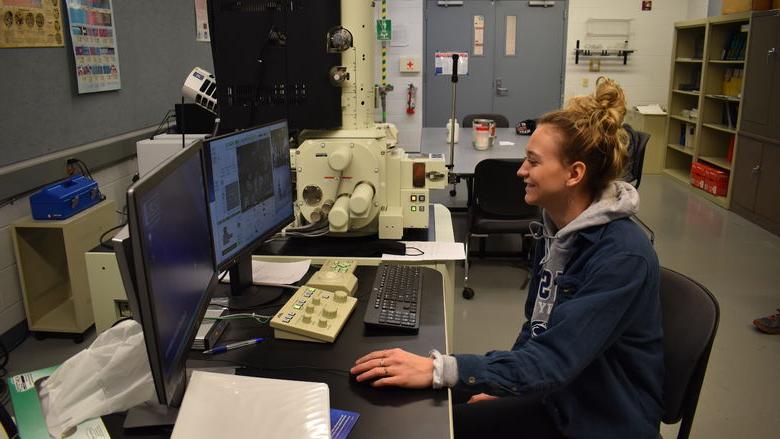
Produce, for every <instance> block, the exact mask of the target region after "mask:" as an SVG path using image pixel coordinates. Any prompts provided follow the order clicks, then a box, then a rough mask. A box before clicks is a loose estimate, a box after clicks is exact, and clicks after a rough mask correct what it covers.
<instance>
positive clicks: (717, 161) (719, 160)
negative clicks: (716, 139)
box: [699, 155, 731, 171]
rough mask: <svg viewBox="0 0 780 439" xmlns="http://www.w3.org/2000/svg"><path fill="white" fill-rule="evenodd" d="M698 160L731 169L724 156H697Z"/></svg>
mask: <svg viewBox="0 0 780 439" xmlns="http://www.w3.org/2000/svg"><path fill="white" fill-rule="evenodd" d="M699 160H702V161H705V162H707V163H709V164H711V165H715V166H717V167H719V168H723V169H728V170H729V171H730V170H731V163H729V161H728V160H726V158H725V157H715V156H704V155H701V156H699Z"/></svg>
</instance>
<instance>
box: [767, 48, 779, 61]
mask: <svg viewBox="0 0 780 439" xmlns="http://www.w3.org/2000/svg"><path fill="white" fill-rule="evenodd" d="M775 55H777V49H776V48H774V47H773V48H771V49H769V50H767V51H766V63H767V64H769V61H770V59H771V58H772V57H774V56H775Z"/></svg>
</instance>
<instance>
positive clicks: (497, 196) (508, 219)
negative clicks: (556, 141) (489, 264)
mask: <svg viewBox="0 0 780 439" xmlns="http://www.w3.org/2000/svg"><path fill="white" fill-rule="evenodd" d="M522 164H523V160H522V159H486V160H482V161H481V162H479V163H477V167H476V168H475V169H474V200H473V203H471V205H470V206H469V209H468V232H467V233H466V240H465V244H466V262H465V270H464V271H465V274H464V280H463V297H465V298H466V299H471V298H473V297H474V290H473V289H472V288H470V287H469V286H468V283H469V258H470V254H469V244H470V243H471V238H473V237H477V238H479V239H480V246H479V247H480V248H479V253H480V257H484V256H485V240H486V238H487V237H488V235H492V234H519V235H522V236H523V239H522V248H521V255H522V253H523V252H524V253H525V258H526V265H527V266H530V258H531V255H532V251H531V248H532V243H533V238H532V237H531V235H530V233H531V231H530V225H531V222H532V221H539V220H540V219H541V213H540V212H539V209H538V208H536V207H534V206H530V205H528V204H527V203H526V202H525V183H523V179H521V178H520V177H518V176H517V169H518V168H519V167H520V165H522ZM491 255H500V256H508V255H510V254H508V253H493V254H491ZM511 255H517V253H516V252H512V253H511ZM528 278H529V275H526V279H525V282H524V283H523V286H522V287H521V288H525V285H526V284H527V283H528Z"/></svg>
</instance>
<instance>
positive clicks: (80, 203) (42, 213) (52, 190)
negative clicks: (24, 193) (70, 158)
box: [30, 175, 103, 220]
mask: <svg viewBox="0 0 780 439" xmlns="http://www.w3.org/2000/svg"><path fill="white" fill-rule="evenodd" d="M102 200H103V194H101V193H100V189H98V185H97V182H95V180H92V179H91V178H87V177H84V176H83V175H74V176H71V177H69V178H67V179H65V180H62V181H58V182H57V183H54V184H51V185H49V186H47V187H45V188H43V189H42V190H41V191H40V192H36V193H35V194H33V195H31V196H30V210H32V217H33V218H34V219H36V220H62V219H65V218H70V217H71V216H73V215H75V214H77V213H79V212H81V211H82V210H84V209H87V208H89V207H92V206H94V205H95V204H97V203H99V202H100V201H102Z"/></svg>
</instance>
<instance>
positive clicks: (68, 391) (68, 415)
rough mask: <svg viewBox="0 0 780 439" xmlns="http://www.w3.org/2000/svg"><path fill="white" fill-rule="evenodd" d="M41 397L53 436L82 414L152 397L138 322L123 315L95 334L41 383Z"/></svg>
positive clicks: (108, 410)
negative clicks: (84, 347)
mask: <svg viewBox="0 0 780 439" xmlns="http://www.w3.org/2000/svg"><path fill="white" fill-rule="evenodd" d="M40 398H41V406H42V408H43V411H44V413H45V416H46V425H47V427H48V428H49V433H50V434H51V435H52V436H54V437H56V438H61V437H63V435H64V434H66V433H67V432H68V430H70V429H72V428H74V427H75V426H77V425H78V424H80V423H81V422H82V421H84V420H86V419H90V418H96V417H99V416H103V415H107V414H109V413H115V412H120V411H124V410H127V409H129V408H131V407H134V406H136V405H138V404H141V403H143V402H145V401H148V400H151V399H153V398H155V393H154V382H153V381H152V374H151V371H150V369H149V359H148V357H147V355H146V346H145V345H144V335H143V331H142V330H141V325H140V324H138V323H137V322H135V321H133V320H126V321H124V322H121V323H119V324H117V325H116V326H114V327H113V328H111V329H108V330H107V331H105V332H103V333H102V334H100V335H99V336H98V337H97V339H96V340H95V341H94V342H93V343H92V345H90V346H89V347H88V348H86V349H84V350H83V351H81V352H79V353H78V354H76V355H74V356H73V357H71V358H70V359H68V360H67V361H66V362H65V363H63V364H62V366H60V367H59V368H58V369H57V370H56V371H55V372H54V373H53V374H52V375H51V376H50V377H49V379H47V380H46V381H45V382H44V383H43V384H42V386H41V390H40Z"/></svg>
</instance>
